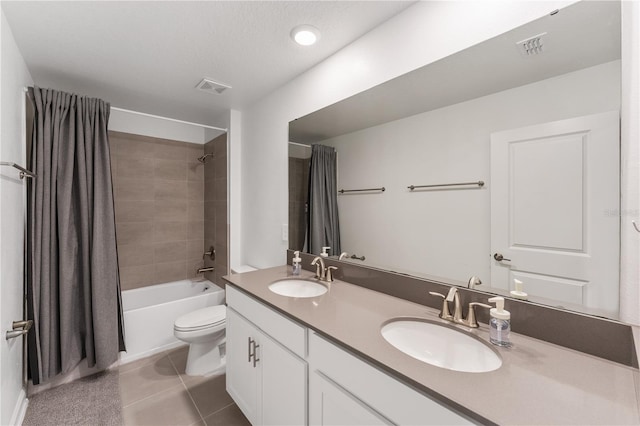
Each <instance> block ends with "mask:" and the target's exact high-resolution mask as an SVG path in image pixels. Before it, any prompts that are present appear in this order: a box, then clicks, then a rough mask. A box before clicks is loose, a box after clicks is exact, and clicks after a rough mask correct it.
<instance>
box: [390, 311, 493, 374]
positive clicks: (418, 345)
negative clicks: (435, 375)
mask: <svg viewBox="0 0 640 426" xmlns="http://www.w3.org/2000/svg"><path fill="white" fill-rule="evenodd" d="M380 332H381V333H382V337H384V338H385V340H386V341H387V342H389V343H391V345H393V346H394V347H395V348H396V349H399V350H400V351H402V352H404V353H405V354H407V355H409V356H411V357H413V358H415V359H418V360H420V361H422V362H426V363H427V364H431V365H435V366H437V367H442V368H446V369H448V370H455V371H464V372H469V373H484V372H488V371H493V370H497V369H498V368H500V366H501V365H502V359H501V358H500V357H499V356H498V355H497V354H496V353H495V352H494V351H493V350H492V349H491V348H490V347H489V346H488V345H487V344H485V343H483V342H481V341H480V340H478V339H476V338H474V337H472V336H470V335H467V334H465V333H464V332H462V331H458V330H455V329H452V328H449V327H445V326H443V325H439V324H436V323H432V322H428V321H421V320H418V319H415V320H413V319H407V320H405V319H402V320H395V321H391V322H389V323H387V324H386V325H384V326H383V327H382V329H381V330H380Z"/></svg>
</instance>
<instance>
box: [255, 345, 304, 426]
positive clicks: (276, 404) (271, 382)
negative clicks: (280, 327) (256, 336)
mask: <svg viewBox="0 0 640 426" xmlns="http://www.w3.org/2000/svg"><path fill="white" fill-rule="evenodd" d="M258 354H259V357H260V361H259V362H260V363H261V364H262V365H261V369H262V424H264V425H305V424H307V392H306V389H307V363H306V362H305V361H304V360H302V359H300V358H298V357H296V356H295V355H293V354H292V353H291V352H289V351H288V350H286V349H285V348H284V347H282V346H281V345H280V344H278V343H276V342H275V341H274V340H272V339H271V338H269V337H268V336H266V335H264V334H263V335H261V337H260V349H259V353H258Z"/></svg>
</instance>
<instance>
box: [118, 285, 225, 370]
mask: <svg viewBox="0 0 640 426" xmlns="http://www.w3.org/2000/svg"><path fill="white" fill-rule="evenodd" d="M223 303H224V290H223V289H221V288H220V287H218V286H217V285H215V284H213V283H212V282H211V281H207V280H202V281H192V280H182V281H175V282H170V283H165V284H157V285H153V286H149V287H143V288H137V289H134V290H125V291H123V292H122V306H123V311H124V337H125V343H126V345H127V352H121V353H120V363H121V364H125V363H127V362H131V361H135V360H136V359H139V358H144V357H146V356H149V355H152V354H154V353H156V352H160V351H162V350H165V349H170V348H173V347H177V346H180V345H183V344H184V343H183V342H181V341H179V340H178V339H176V338H175V337H174V336H173V323H174V322H175V320H176V319H177V318H178V317H179V316H181V315H184V314H186V313H188V312H192V311H195V310H196V309H200V308H205V307H207V306H214V305H221V304H223Z"/></svg>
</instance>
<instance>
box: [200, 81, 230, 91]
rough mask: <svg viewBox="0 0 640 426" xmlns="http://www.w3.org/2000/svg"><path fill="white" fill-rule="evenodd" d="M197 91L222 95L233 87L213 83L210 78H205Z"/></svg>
mask: <svg viewBox="0 0 640 426" xmlns="http://www.w3.org/2000/svg"><path fill="white" fill-rule="evenodd" d="M196 89H198V90H202V91H203V92H207V93H212V94H214V95H221V94H222V93H223V92H224V91H225V90H227V89H231V86H228V85H226V84H222V83H218V82H217V81H213V80H211V79H209V78H203V79H202V81H201V82H200V83H198V85H197V86H196Z"/></svg>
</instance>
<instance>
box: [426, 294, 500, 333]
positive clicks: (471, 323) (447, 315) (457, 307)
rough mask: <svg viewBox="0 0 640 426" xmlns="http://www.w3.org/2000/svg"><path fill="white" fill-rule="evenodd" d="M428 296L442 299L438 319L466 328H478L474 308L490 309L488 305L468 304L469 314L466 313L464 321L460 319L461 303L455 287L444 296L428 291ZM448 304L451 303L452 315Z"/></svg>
mask: <svg viewBox="0 0 640 426" xmlns="http://www.w3.org/2000/svg"><path fill="white" fill-rule="evenodd" d="M429 294H430V295H432V296H438V297H442V309H441V310H440V315H439V316H440V318H442V319H443V320H447V321H451V322H453V323H456V324H462V325H466V326H467V327H471V328H478V321H477V320H476V312H475V307H476V306H482V307H483V308H491V306H490V305H486V304H484V303H479V302H472V303H469V312H468V313H467V318H466V319H465V318H463V317H462V303H461V302H460V295H459V294H458V289H457V288H456V287H451V288H450V289H449V293H447V295H446V296H445V295H444V294H441V293H437V292H435V291H430V292H429ZM449 302H453V315H451V311H450V310H449Z"/></svg>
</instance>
